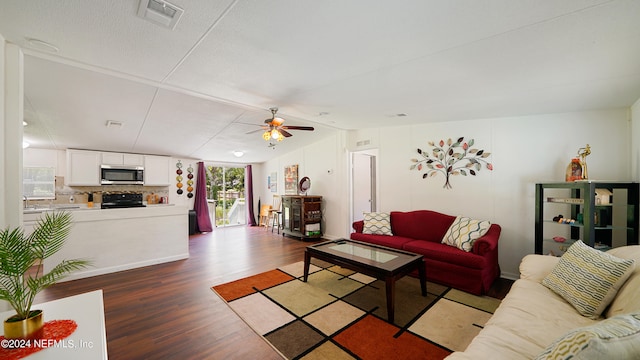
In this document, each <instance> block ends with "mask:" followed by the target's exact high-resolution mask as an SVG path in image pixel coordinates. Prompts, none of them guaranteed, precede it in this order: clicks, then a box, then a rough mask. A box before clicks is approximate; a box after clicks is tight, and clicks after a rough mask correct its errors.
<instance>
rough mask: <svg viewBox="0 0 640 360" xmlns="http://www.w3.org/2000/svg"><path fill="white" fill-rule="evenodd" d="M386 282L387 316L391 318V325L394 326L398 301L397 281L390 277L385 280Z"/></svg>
mask: <svg viewBox="0 0 640 360" xmlns="http://www.w3.org/2000/svg"><path fill="white" fill-rule="evenodd" d="M385 282H386V285H387V316H388V317H389V323H391V324H393V320H394V316H393V315H394V309H395V300H396V291H395V287H396V279H394V278H393V277H392V276H389V277H387V278H386V279H385Z"/></svg>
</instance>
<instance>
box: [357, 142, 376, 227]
mask: <svg viewBox="0 0 640 360" xmlns="http://www.w3.org/2000/svg"><path fill="white" fill-rule="evenodd" d="M376 156H377V150H366V151H360V152H354V153H352V154H351V180H352V181H351V204H352V205H351V222H352V223H353V222H354V221H357V220H362V219H363V213H365V212H372V211H377V209H378V204H377V193H378V188H377V180H376V179H377V174H376Z"/></svg>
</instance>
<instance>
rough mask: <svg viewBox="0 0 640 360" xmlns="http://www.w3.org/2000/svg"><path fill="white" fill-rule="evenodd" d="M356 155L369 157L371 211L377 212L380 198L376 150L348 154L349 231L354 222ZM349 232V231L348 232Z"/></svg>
mask: <svg viewBox="0 0 640 360" xmlns="http://www.w3.org/2000/svg"><path fill="white" fill-rule="evenodd" d="M356 154H359V155H368V156H370V157H371V166H372V168H371V177H370V179H369V180H370V182H371V211H378V208H379V201H378V199H379V198H380V194H379V189H378V179H379V174H378V171H377V169H378V168H379V166H378V149H368V150H361V151H352V152H350V154H349V229H351V224H353V222H354V221H355V218H356V216H355V209H354V206H355V203H356V202H355V200H354V195H355V192H354V184H355V183H356V179H357V174H355V171H354V156H355V155H356ZM349 232H351V231H349Z"/></svg>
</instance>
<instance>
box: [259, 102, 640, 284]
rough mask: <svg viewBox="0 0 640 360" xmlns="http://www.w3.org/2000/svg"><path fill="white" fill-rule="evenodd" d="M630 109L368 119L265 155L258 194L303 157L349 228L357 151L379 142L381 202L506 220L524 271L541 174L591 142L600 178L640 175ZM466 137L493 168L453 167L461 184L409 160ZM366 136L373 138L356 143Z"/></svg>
mask: <svg viewBox="0 0 640 360" xmlns="http://www.w3.org/2000/svg"><path fill="white" fill-rule="evenodd" d="M636 107H638V106H636ZM628 117H629V112H628V110H627V109H617V110H608V111H594V112H583V113H566V114H549V115H536V116H525V117H513V118H499V119H481V120H467V121H458V122H442V123H432V124H421V125H413V126H394V127H385V128H376V129H365V130H358V131H350V132H348V133H346V138H345V139H344V140H341V139H340V138H341V136H344V135H345V133H340V134H339V135H336V137H335V138H328V139H324V140H322V141H320V142H318V143H314V144H312V145H309V146H307V147H305V148H303V149H300V150H298V151H295V152H292V153H289V154H286V155H283V156H281V157H278V158H274V159H273V160H270V161H269V162H267V163H264V164H262V165H261V166H260V171H256V173H255V174H256V176H255V178H254V184H255V186H256V188H257V189H261V190H262V191H257V190H256V195H259V196H260V197H261V199H262V202H263V203H264V202H265V199H267V202H268V203H270V201H271V200H270V199H271V197H270V196H271V193H269V192H268V190H267V189H266V186H267V185H266V178H267V176H268V175H269V173H270V172H272V171H277V172H278V193H283V186H284V183H283V169H284V166H286V165H292V164H299V165H300V176H301V177H302V176H309V177H310V178H311V184H312V186H311V191H310V193H311V194H313V195H322V196H324V197H325V202H326V205H325V208H326V209H325V214H324V217H325V222H326V227H325V234H326V236H327V237H328V238H337V237H348V236H349V232H350V224H349V221H348V220H347V219H348V218H349V192H348V183H349V179H348V177H349V175H348V171H347V168H348V161H347V159H348V154H349V151H359V150H364V149H365V148H377V149H378V165H379V169H378V173H379V194H380V195H379V198H378V201H379V203H378V205H379V206H378V208H379V210H380V211H393V210H398V211H409V210H416V209H430V210H436V211H441V212H443V213H447V214H451V215H465V216H470V217H476V218H480V219H486V220H490V221H492V222H494V223H497V224H499V225H501V227H502V235H501V237H500V249H499V251H500V265H501V268H502V272H503V276H506V277H511V278H515V277H518V274H519V273H518V265H519V263H520V260H521V259H522V257H523V256H525V255H526V254H530V253H533V246H534V240H533V238H534V208H535V203H534V195H535V187H534V185H535V183H537V182H554V181H560V182H562V181H564V174H565V170H566V166H567V165H568V163H569V161H570V159H571V158H572V157H574V156H576V155H577V152H578V149H579V148H581V147H584V146H585V145H586V144H590V146H591V149H592V153H591V155H589V156H588V157H587V164H588V169H589V177H590V178H591V179H596V180H619V181H630V180H631V179H632V176H631V166H630V162H631V156H630V150H631V135H630V128H631V126H630V121H629V119H628ZM637 117H638V116H637ZM458 137H465V139H467V140H468V139H471V138H473V139H474V140H475V145H474V147H476V148H479V149H484V150H485V151H488V152H491V156H490V157H489V158H487V160H489V161H490V162H491V163H492V164H493V167H494V170H493V171H489V170H488V169H486V168H483V169H482V170H481V171H480V172H479V173H478V175H477V176H475V177H474V176H466V177H464V176H454V177H452V178H451V185H452V189H444V188H443V185H444V182H445V178H444V176H443V175H438V176H435V177H430V178H427V179H423V178H422V172H418V171H416V170H413V171H411V170H409V166H410V165H411V161H410V159H411V158H414V157H416V155H417V153H416V149H417V148H422V149H425V150H431V147H430V146H429V145H428V142H429V141H435V142H437V141H439V140H440V139H444V140H445V141H446V140H447V139H448V138H453V139H454V140H455V139H457V138H458ZM363 140H367V141H368V142H369V144H368V145H364V146H357V144H358V143H359V142H360V143H362V141H363ZM343 144H344V145H343ZM345 146H346V150H345ZM329 167H335V171H334V174H333V175H327V174H326V170H327V169H328V168H329ZM256 204H257V200H256Z"/></svg>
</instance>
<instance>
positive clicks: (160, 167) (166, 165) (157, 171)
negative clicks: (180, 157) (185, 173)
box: [144, 155, 171, 186]
mask: <svg viewBox="0 0 640 360" xmlns="http://www.w3.org/2000/svg"><path fill="white" fill-rule="evenodd" d="M170 166H171V158H170V157H168V156H156V155H144V185H145V186H169V185H171V171H170Z"/></svg>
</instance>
